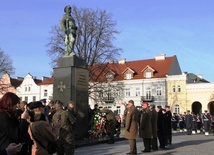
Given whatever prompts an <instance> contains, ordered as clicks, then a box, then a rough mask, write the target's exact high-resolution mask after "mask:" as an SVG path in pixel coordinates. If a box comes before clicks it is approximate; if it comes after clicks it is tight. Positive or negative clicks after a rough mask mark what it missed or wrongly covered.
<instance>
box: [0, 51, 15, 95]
mask: <svg viewBox="0 0 214 155" xmlns="http://www.w3.org/2000/svg"><path fill="white" fill-rule="evenodd" d="M12 63H13V61H12V60H11V59H10V57H9V55H7V54H5V53H4V52H3V51H2V50H1V49H0V77H2V75H3V74H4V73H8V74H14V70H15V69H14V67H13V66H12ZM8 87H10V86H9V85H8V84H7V83H5V82H4V81H3V80H2V78H1V79H0V93H2V90H5V89H7V88H8Z"/></svg>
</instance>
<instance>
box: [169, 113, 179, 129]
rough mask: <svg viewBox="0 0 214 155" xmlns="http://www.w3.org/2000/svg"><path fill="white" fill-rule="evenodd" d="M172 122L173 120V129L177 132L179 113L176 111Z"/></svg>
mask: <svg viewBox="0 0 214 155" xmlns="http://www.w3.org/2000/svg"><path fill="white" fill-rule="evenodd" d="M171 122H172V129H173V131H174V132H176V131H177V128H178V115H177V114H176V113H173V116H172V119H171Z"/></svg>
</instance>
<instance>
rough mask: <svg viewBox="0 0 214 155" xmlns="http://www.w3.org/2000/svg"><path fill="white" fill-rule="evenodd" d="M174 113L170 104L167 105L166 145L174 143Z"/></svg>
mask: <svg viewBox="0 0 214 155" xmlns="http://www.w3.org/2000/svg"><path fill="white" fill-rule="evenodd" d="M171 120H172V113H171V111H170V106H166V138H167V139H166V145H168V144H169V145H171V144H172V125H171Z"/></svg>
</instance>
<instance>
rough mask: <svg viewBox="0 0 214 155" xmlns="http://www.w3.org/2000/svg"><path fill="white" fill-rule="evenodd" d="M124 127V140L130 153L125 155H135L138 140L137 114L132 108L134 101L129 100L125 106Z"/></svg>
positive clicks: (133, 107)
mask: <svg viewBox="0 0 214 155" xmlns="http://www.w3.org/2000/svg"><path fill="white" fill-rule="evenodd" d="M125 120H126V126H125V136H124V137H125V138H126V139H128V140H129V145H130V152H129V153H127V154H130V155H136V154H137V146H136V139H137V138H138V121H139V112H138V110H137V108H136V107H135V106H134V101H133V100H130V101H129V102H128V104H127V114H126V118H125Z"/></svg>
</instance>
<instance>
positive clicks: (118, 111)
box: [117, 106, 121, 114]
mask: <svg viewBox="0 0 214 155" xmlns="http://www.w3.org/2000/svg"><path fill="white" fill-rule="evenodd" d="M117 114H121V109H120V106H117Z"/></svg>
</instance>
